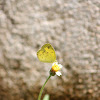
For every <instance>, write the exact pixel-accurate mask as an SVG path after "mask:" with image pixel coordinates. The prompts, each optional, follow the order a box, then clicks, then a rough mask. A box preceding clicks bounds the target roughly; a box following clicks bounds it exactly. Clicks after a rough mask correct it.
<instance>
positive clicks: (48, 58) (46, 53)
mask: <svg viewBox="0 0 100 100" xmlns="http://www.w3.org/2000/svg"><path fill="white" fill-rule="evenodd" d="M37 57H38V59H39V60H40V61H41V62H47V63H53V62H55V60H56V54H55V50H54V48H53V47H52V46H51V44H49V43H47V44H44V45H43V46H42V47H41V49H40V50H39V51H38V52H37Z"/></svg>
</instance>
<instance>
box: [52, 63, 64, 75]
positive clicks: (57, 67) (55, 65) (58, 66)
mask: <svg viewBox="0 0 100 100" xmlns="http://www.w3.org/2000/svg"><path fill="white" fill-rule="evenodd" d="M62 67H63V66H62V65H61V64H58V62H54V63H53V64H52V68H51V72H53V73H55V74H56V75H58V76H60V75H62V74H61V72H60V71H59V70H60V69H61V68H62Z"/></svg>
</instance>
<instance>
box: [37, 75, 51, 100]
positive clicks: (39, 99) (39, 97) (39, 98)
mask: <svg viewBox="0 0 100 100" xmlns="http://www.w3.org/2000/svg"><path fill="white" fill-rule="evenodd" d="M51 76H52V75H49V77H48V78H47V80H46V81H45V83H44V85H43V86H42V88H41V90H40V93H39V96H38V100H41V96H42V92H43V89H44V86H45V84H46V83H47V81H48V80H49V79H50V77H51Z"/></svg>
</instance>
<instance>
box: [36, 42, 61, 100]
mask: <svg viewBox="0 0 100 100" xmlns="http://www.w3.org/2000/svg"><path fill="white" fill-rule="evenodd" d="M37 57H38V59H39V60H40V61H41V62H45V63H52V67H51V69H50V71H49V73H50V75H49V77H48V78H47V79H46V81H45V83H44V85H43V86H42V88H41V90H40V93H39V96H38V100H41V96H42V92H43V89H44V87H45V84H46V83H47V81H48V80H49V79H50V77H51V76H54V75H58V76H60V75H62V74H61V72H60V71H59V70H60V69H61V68H62V67H63V66H62V65H61V64H58V62H57V60H56V53H55V50H54V48H53V47H52V45H51V44H49V43H46V44H44V45H43V46H42V47H41V49H40V50H38V52H37ZM45 98H47V99H45ZM43 100H49V99H48V96H46V97H44V99H43Z"/></svg>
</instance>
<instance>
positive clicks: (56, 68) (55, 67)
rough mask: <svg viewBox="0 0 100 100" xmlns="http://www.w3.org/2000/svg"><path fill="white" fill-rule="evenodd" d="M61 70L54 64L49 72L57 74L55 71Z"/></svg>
mask: <svg viewBox="0 0 100 100" xmlns="http://www.w3.org/2000/svg"><path fill="white" fill-rule="evenodd" d="M60 69H61V68H60V67H59V66H58V65H57V64H54V65H53V66H52V68H51V71H53V72H57V71H59V70H60Z"/></svg>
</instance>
